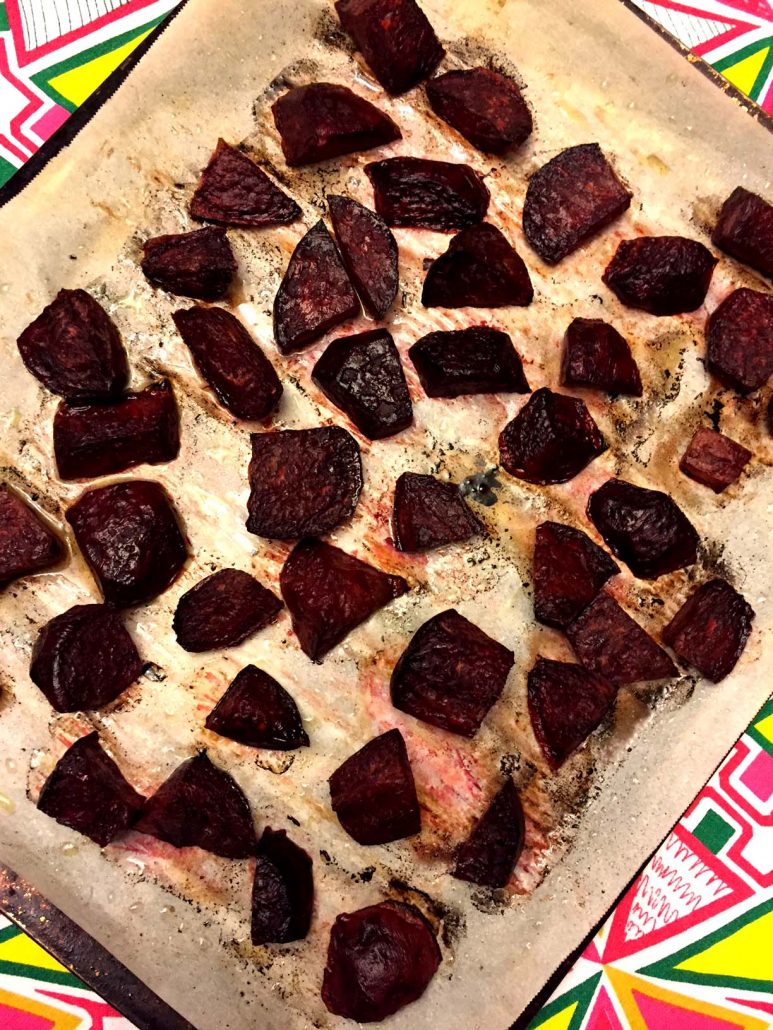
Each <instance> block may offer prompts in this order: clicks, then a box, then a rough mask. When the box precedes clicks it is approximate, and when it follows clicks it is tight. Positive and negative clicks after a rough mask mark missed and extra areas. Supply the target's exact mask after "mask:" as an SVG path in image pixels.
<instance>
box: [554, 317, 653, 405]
mask: <svg viewBox="0 0 773 1030" xmlns="http://www.w3.org/2000/svg"><path fill="white" fill-rule="evenodd" d="M561 385H562V386H589V387H591V388H592V389H595V390H604V391H605V392H606V393H622V394H628V395H629V396H631V397H641V393H642V390H641V377H640V376H639V369H638V367H637V365H636V362H635V361H634V360H633V355H632V354H631V348H630V347H629V346H628V343H627V342H626V340H625V338H624V337H622V336H621V335H620V333H619V332H618V331H617V329H615V327H614V326H611V325H610V324H609V323H608V322H603V321H602V320H601V319H600V318H575V319H574V321H573V322H572V323H571V324H570V325H569V328H568V329H567V330H566V335H565V336H564V356H563V361H562V363H561Z"/></svg>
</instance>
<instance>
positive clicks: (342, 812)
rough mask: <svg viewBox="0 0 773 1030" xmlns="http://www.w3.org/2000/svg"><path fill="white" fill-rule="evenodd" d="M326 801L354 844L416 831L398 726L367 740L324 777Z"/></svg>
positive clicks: (410, 778)
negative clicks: (327, 792)
mask: <svg viewBox="0 0 773 1030" xmlns="http://www.w3.org/2000/svg"><path fill="white" fill-rule="evenodd" d="M330 802H331V804H332V806H333V811H334V812H335V814H336V815H337V816H338V819H339V821H340V823H341V826H343V828H344V829H345V830H346V832H347V833H348V834H349V836H350V837H353V838H354V839H355V840H356V841H357V843H358V844H387V843H388V842H389V841H391V840H400V839H401V838H402V837H412V836H413V835H414V834H415V833H418V832H419V830H420V829H421V810H420V809H419V802H418V799H417V797H416V787H415V785H414V782H413V772H412V771H411V763H410V762H409V761H408V752H407V751H406V748H405V741H404V740H403V736H402V734H401V733H400V731H399V730H389V731H388V732H387V733H382V734H381V736H380V737H374V738H373V740H369V741H368V743H367V744H365V746H364V747H361V748H360V750H359V751H356V752H355V753H354V754H353V755H351V757H349V758H347V759H346V761H345V762H344V763H343V765H339V767H338V768H337V769H336V771H335V772H334V773H333V775H332V776H331V777H330Z"/></svg>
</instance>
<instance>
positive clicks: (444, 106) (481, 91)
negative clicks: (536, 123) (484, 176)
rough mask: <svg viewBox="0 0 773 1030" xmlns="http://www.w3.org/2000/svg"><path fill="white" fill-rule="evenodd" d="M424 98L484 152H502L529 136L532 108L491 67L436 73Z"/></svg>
mask: <svg viewBox="0 0 773 1030" xmlns="http://www.w3.org/2000/svg"><path fill="white" fill-rule="evenodd" d="M427 97H428V99H429V103H430V107H431V108H432V110H433V111H434V112H435V114H438V115H440V117H441V118H442V119H443V121H445V122H448V124H449V125H450V126H452V128H454V129H456V131H457V132H459V133H461V134H462V136H464V138H465V139H467V140H469V141H470V143H472V145H473V146H474V147H477V148H478V150H483V151H484V152H485V153H487V154H502V153H504V151H505V150H508V149H509V148H510V147H518V146H520V145H521V143H523V142H524V140H526V139H527V138H528V137H529V136H530V135H531V130H532V128H533V125H532V119H531V111H530V110H529V108H528V107H527V105H526V101H525V100H524V99H523V96H522V95H521V91H520V90H519V89H518V87H517V86H516V84H515V83H514V82H513V80H512V79H510V78H508V77H507V76H506V75H502V74H501V72H495V71H493V70H492V69H491V68H470V69H468V70H466V71H455V72H446V73H445V75H438V77H437V78H436V79H433V80H432V81H431V82H429V83H427Z"/></svg>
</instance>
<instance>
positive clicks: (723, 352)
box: [706, 289, 773, 393]
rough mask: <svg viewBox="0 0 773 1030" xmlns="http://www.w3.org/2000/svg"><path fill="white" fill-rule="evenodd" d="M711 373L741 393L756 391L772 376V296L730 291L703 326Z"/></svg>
mask: <svg viewBox="0 0 773 1030" xmlns="http://www.w3.org/2000/svg"><path fill="white" fill-rule="evenodd" d="M706 343H707V348H706V353H707V358H708V363H709V368H710V369H711V371H712V372H713V373H714V374H715V375H716V376H718V377H719V378H720V379H722V380H723V381H724V382H727V383H730V384H731V385H732V386H733V387H735V389H736V390H738V391H739V392H740V393H749V392H750V391H751V390H758V389H759V388H760V387H761V386H764V385H765V383H766V382H767V381H768V378H769V376H770V375H771V373H773V294H769V293H758V292H757V291H756V290H747V289H740V290H733V292H732V293H731V294H730V295H729V296H728V297H726V298H725V299H724V300H723V301H722V303H721V304H720V305H719V307H718V308H716V309H715V310H714V311H713V312H712V313H711V316H710V317H709V320H708V322H707V324H706Z"/></svg>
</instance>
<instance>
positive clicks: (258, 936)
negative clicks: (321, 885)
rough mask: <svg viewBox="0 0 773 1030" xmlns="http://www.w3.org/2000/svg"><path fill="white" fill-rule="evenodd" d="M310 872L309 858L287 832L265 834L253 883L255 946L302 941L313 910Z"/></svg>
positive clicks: (312, 885) (253, 937) (307, 930)
mask: <svg viewBox="0 0 773 1030" xmlns="http://www.w3.org/2000/svg"><path fill="white" fill-rule="evenodd" d="M311 870H312V862H311V857H310V855H309V854H308V853H307V852H305V851H304V850H303V848H300V847H298V845H297V844H294V843H293V841H291V840H290V838H289V837H288V836H287V834H286V833H285V831H284V830H272V829H269V828H268V827H267V828H266V829H265V830H264V831H263V834H262V836H261V838H260V840H259V841H258V856H257V862H256V863H255V877H254V879H253V881H252V943H253V944H287V942H288V941H300V940H303V938H304V937H305V936H306V934H307V933H308V932H309V927H310V926H311V913H312V909H313V907H314V879H313V875H312V871H311Z"/></svg>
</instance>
